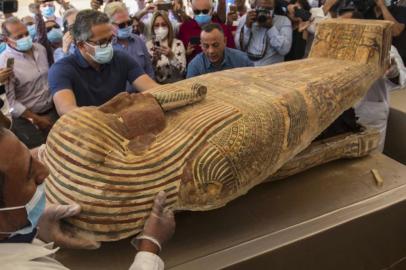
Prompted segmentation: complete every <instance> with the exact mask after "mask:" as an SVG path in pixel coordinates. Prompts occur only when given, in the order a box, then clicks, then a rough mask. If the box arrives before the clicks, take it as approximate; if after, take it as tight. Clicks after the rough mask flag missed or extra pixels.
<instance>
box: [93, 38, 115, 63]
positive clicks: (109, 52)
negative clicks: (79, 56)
mask: <svg viewBox="0 0 406 270" xmlns="http://www.w3.org/2000/svg"><path fill="white" fill-rule="evenodd" d="M87 44H89V43H87ZM89 46H91V47H93V48H94V56H93V55H91V54H90V53H88V55H89V56H90V57H91V58H92V59H93V60H94V61H95V62H97V63H99V64H106V63H108V62H110V61H111V59H113V55H114V51H113V45H112V44H111V42H110V43H109V45H107V46H106V47H103V48H102V47H100V46H94V45H91V44H89Z"/></svg>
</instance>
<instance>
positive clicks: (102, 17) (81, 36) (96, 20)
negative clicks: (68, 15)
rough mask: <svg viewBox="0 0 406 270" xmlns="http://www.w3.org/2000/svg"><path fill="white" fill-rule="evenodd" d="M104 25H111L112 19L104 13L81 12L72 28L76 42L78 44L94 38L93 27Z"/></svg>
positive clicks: (88, 10)
mask: <svg viewBox="0 0 406 270" xmlns="http://www.w3.org/2000/svg"><path fill="white" fill-rule="evenodd" d="M104 23H110V19H109V17H108V16H107V14H104V13H103V12H100V11H97V10H93V9H85V10H82V11H79V13H78V15H77V16H76V20H75V23H74V24H73V27H72V35H73V38H74V40H75V41H76V42H80V41H87V40H89V38H91V37H92V27H93V26H95V25H99V24H104Z"/></svg>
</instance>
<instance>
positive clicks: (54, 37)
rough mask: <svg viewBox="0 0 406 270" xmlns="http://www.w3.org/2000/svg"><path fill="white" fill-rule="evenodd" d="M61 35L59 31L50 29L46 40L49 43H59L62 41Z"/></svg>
mask: <svg viewBox="0 0 406 270" xmlns="http://www.w3.org/2000/svg"><path fill="white" fill-rule="evenodd" d="M62 37H63V33H62V31H61V29H57V28H52V30H51V31H49V32H48V34H47V38H48V40H49V41H50V42H51V43H55V42H60V41H61V40H62Z"/></svg>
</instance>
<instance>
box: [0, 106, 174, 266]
mask: <svg viewBox="0 0 406 270" xmlns="http://www.w3.org/2000/svg"><path fill="white" fill-rule="evenodd" d="M1 116H2V114H1V112H0V118H1ZM43 147H44V146H42V147H41V148H39V149H36V150H35V151H31V152H30V151H29V150H28V149H27V148H26V147H25V146H24V145H23V144H22V143H21V142H19V141H18V139H17V138H16V137H15V136H14V135H13V134H12V133H11V132H9V131H7V130H6V129H5V128H4V127H2V126H1V125H0V149H2V151H0V262H1V269H2V270H15V269H20V270H24V269H30V270H31V269H48V270H51V269H54V270H67V269H68V268H66V267H64V266H63V265H62V264H60V263H59V262H58V261H56V260H55V259H53V258H52V257H51V256H52V255H54V254H55V253H56V252H57V251H58V249H57V248H55V249H52V246H50V245H49V244H45V243H49V242H53V243H54V245H56V246H59V247H66V248H76V249H97V248H99V247H100V243H99V242H96V241H94V240H92V239H89V237H84V236H82V235H81V234H79V233H77V232H75V231H72V230H69V228H68V227H66V226H65V225H64V224H63V222H61V221H62V220H63V219H65V218H69V217H72V216H75V215H78V214H79V213H80V211H81V208H80V206H79V205H77V204H75V203H72V204H71V205H56V204H50V203H48V202H47V203H46V201H45V194H46V191H47V188H49V186H46V185H45V178H46V177H47V176H48V174H49V171H48V169H47V168H46V167H45V166H44V165H43V164H42V163H41V158H42V156H43V155H42V152H43ZM165 200H166V194H165V193H164V192H160V193H159V194H158V195H157V196H156V197H155V200H154V203H153V205H152V213H151V215H150V217H149V218H148V220H147V221H146V223H145V226H144V229H143V232H142V234H143V236H144V237H143V238H142V239H139V240H138V242H137V250H138V253H137V255H136V256H135V259H134V262H133V264H132V265H131V267H130V270H141V269H156V270H163V269H164V263H163V261H162V260H161V259H160V258H159V257H158V256H157V255H156V254H158V252H159V251H160V250H161V246H162V244H164V243H165V242H166V241H167V240H169V239H170V237H171V236H172V235H173V233H174V230H175V220H174V216H173V213H172V211H170V210H168V209H164V205H165ZM76 201H77V202H78V203H85V202H80V200H76ZM44 242H45V243H44ZM129 248H131V247H129Z"/></svg>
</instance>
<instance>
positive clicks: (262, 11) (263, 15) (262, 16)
mask: <svg viewBox="0 0 406 270" xmlns="http://www.w3.org/2000/svg"><path fill="white" fill-rule="evenodd" d="M255 12H256V14H257V17H256V21H257V22H259V23H265V22H266V21H267V20H268V17H269V16H271V10H270V9H267V8H257V9H255Z"/></svg>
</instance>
